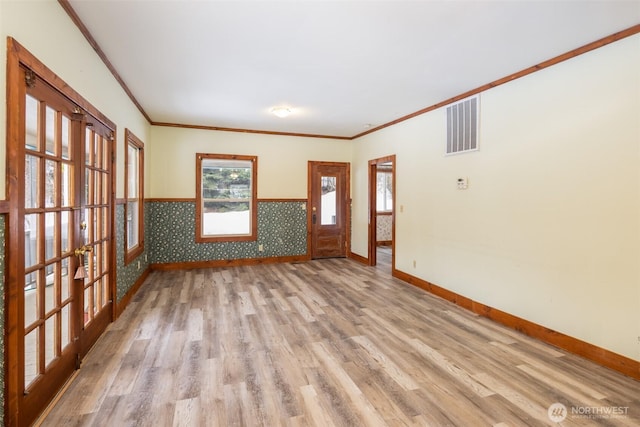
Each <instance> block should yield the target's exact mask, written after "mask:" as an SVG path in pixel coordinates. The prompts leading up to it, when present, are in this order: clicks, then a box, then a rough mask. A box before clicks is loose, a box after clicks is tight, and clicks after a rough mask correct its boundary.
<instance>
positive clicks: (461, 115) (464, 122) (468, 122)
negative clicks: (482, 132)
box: [447, 96, 479, 154]
mask: <svg viewBox="0 0 640 427" xmlns="http://www.w3.org/2000/svg"><path fill="white" fill-rule="evenodd" d="M478 106H479V102H478V97H477V96H474V97H473V98H468V99H465V100H464V101H460V102H457V103H455V104H451V105H449V106H448V107H447V154H453V153H460V152H463V151H474V150H477V149H478V110H479V108H478Z"/></svg>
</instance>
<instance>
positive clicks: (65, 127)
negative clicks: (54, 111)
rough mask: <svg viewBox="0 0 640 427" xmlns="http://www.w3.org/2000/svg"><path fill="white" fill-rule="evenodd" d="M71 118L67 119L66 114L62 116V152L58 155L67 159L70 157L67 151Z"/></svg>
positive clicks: (69, 142) (69, 140)
mask: <svg viewBox="0 0 640 427" xmlns="http://www.w3.org/2000/svg"><path fill="white" fill-rule="evenodd" d="M70 129H71V120H69V118H68V117H67V116H62V128H61V130H62V139H61V141H60V142H61V143H62V152H61V153H60V156H61V157H62V158H63V159H66V160H69V159H70V157H69V156H70V151H69V146H70V144H71V131H70Z"/></svg>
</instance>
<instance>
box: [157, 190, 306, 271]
mask: <svg viewBox="0 0 640 427" xmlns="http://www.w3.org/2000/svg"><path fill="white" fill-rule="evenodd" d="M304 207H306V203H305V202H299V201H298V202H295V201H292V202H259V203H258V240H257V241H254V242H221V243H195V227H196V225H195V214H196V212H195V209H196V208H195V203H194V202H149V203H147V209H148V216H147V222H148V223H149V224H151V227H150V228H151V230H150V233H149V234H147V235H146V239H147V241H148V242H149V247H150V249H149V254H150V255H149V256H150V262H152V263H175V262H190V261H209V260H227V259H247V258H248V259H252V258H268V257H280V256H296V255H305V254H306V253H307V216H306V213H307V211H306V210H305V209H304ZM260 245H262V247H263V251H262V252H260V251H259V250H258V248H259V246H260Z"/></svg>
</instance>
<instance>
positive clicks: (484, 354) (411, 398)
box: [42, 257, 640, 427]
mask: <svg viewBox="0 0 640 427" xmlns="http://www.w3.org/2000/svg"><path fill="white" fill-rule="evenodd" d="M388 262H390V257H388ZM556 402H558V403H562V404H564V405H565V406H566V407H567V408H569V409H570V408H572V407H603V408H608V407H627V408H628V412H627V415H626V417H625V418H623V419H619V420H607V421H606V423H607V424H608V425H623V426H626V425H629V426H632V425H640V384H639V382H638V381H636V380H633V379H631V378H629V377H625V376H624V375H621V374H619V373H616V372H613V371H611V370H609V369H606V368H603V367H601V366H598V365H595V364H593V363H591V362H589V361H587V360H585V359H581V358H579V357H576V356H573V355H571V354H568V353H566V352H564V351H562V350H558V349H556V348H554V347H551V346H549V345H547V344H544V343H541V342H538V341H535V340H533V339H531V338H529V337H527V336H524V335H522V334H520V333H518V332H516V331H514V330H510V329H506V328H504V327H502V326H501V325H498V324H496V323H494V322H491V321H490V320H488V319H486V318H482V317H479V316H478V315H476V314H474V313H471V312H468V311H465V310H463V309H461V308H459V307H457V306H455V305H454V304H452V303H450V302H448V301H445V300H442V299H439V298H437V297H435V296H433V295H431V294H428V293H426V292H423V291H422V290H420V289H418V288H416V287H413V286H410V285H408V284H406V283H404V282H402V281H400V280H398V279H395V278H392V277H391V276H390V274H389V270H388V265H387V269H386V270H385V269H382V268H371V267H366V266H364V265H361V264H359V263H357V262H354V261H351V260H348V259H326V260H316V261H309V262H302V263H284V264H265V265H255V266H242V267H224V268H211V269H195V270H189V271H154V272H152V273H151V274H150V275H149V277H148V278H147V279H146V282H145V283H144V285H143V286H142V287H141V288H140V290H139V291H138V293H137V294H136V295H134V296H133V298H132V300H131V301H130V303H129V306H128V307H127V309H126V310H125V311H124V313H123V314H122V315H121V317H120V318H119V319H118V320H117V321H116V322H114V323H113V324H111V325H110V326H109V327H108V328H107V331H106V332H105V334H104V335H103V336H102V337H101V338H100V339H99V340H98V342H97V343H96V345H95V347H94V348H93V349H92V350H91V351H90V353H89V354H88V355H87V357H86V358H85V360H84V361H83V364H82V368H81V369H80V371H79V372H78V374H77V375H76V377H75V379H74V380H73V382H72V383H71V384H70V385H69V387H68V388H67V390H66V392H65V393H64V394H63V395H62V396H61V397H60V399H59V400H58V402H57V404H56V405H55V406H54V407H52V408H51V410H50V412H49V413H48V416H47V417H46V419H45V420H44V421H43V423H42V425H44V426H92V427H93V426H116V425H117V426H153V427H164V426H167V427H171V426H196V427H199V426H205V427H218V426H219V427H227V426H235V425H237V426H247V427H253V426H265V427H276V426H305V427H306V426H318V427H331V426H335V427H359V426H365V427H369V426H465V427H466V426H500V427H504V426H537V425H540V426H545V425H555V424H553V423H552V422H551V420H550V419H549V417H548V414H547V411H548V408H549V406H550V405H551V404H553V403H556ZM601 423H603V420H602V419H600V420H597V419H592V418H591V419H590V418H585V417H577V416H573V415H572V414H571V411H570V410H569V414H568V417H567V419H566V420H565V421H564V422H563V424H562V425H567V426H591V425H599V424H601Z"/></svg>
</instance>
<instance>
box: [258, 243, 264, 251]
mask: <svg viewBox="0 0 640 427" xmlns="http://www.w3.org/2000/svg"><path fill="white" fill-rule="evenodd" d="M262 251H264V246H263V245H262V244H260V245H258V252H262Z"/></svg>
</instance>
